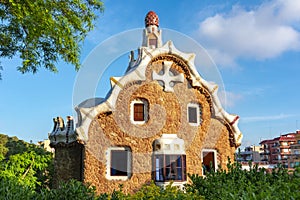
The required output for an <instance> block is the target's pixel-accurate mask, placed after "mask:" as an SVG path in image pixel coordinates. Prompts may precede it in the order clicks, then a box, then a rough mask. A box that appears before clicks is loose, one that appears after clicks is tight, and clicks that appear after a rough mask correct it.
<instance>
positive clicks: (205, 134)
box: [84, 56, 235, 193]
mask: <svg viewBox="0 0 300 200" xmlns="http://www.w3.org/2000/svg"><path fill="white" fill-rule="evenodd" d="M163 59H165V60H171V61H173V65H172V67H171V70H172V71H173V73H174V74H175V75H176V74H177V73H184V75H185V78H186V79H185V80H184V82H183V83H177V84H175V86H174V92H164V90H163V87H162V86H160V85H159V84H158V82H157V81H153V80H152V72H153V71H155V72H157V73H158V72H159V71H161V70H162V62H163ZM189 73H190V72H189V71H188V67H187V66H186V64H185V63H184V62H183V61H181V60H180V59H178V58H176V57H175V56H165V57H163V56H161V58H155V59H153V61H152V62H151V63H150V64H149V65H148V66H147V69H146V80H145V81H143V82H141V81H139V82H132V83H129V84H127V85H125V86H123V88H122V89H123V90H122V91H121V92H120V93H119V96H118V98H117V102H116V105H115V110H114V111H112V112H109V113H99V115H98V116H97V118H95V119H94V120H93V121H92V123H91V125H90V128H89V132H88V137H89V140H88V142H87V144H86V146H85V147H86V148H85V160H84V181H85V182H87V183H92V184H93V185H95V186H96V188H97V192H98V193H103V192H112V191H113V190H114V189H118V187H119V185H120V184H122V185H123V191H124V192H128V193H131V192H134V191H136V190H137V189H139V188H140V187H141V186H142V185H143V184H146V183H149V182H150V181H151V171H152V170H153V168H152V155H153V147H152V145H153V142H154V140H155V139H157V138H160V137H161V135H162V134H177V136H178V137H179V138H181V139H183V140H184V141H185V149H186V164H187V173H191V174H200V175H201V174H202V164H201V150H202V149H203V148H206V149H215V150H217V152H218V164H220V165H221V166H222V167H224V166H226V162H227V157H228V156H229V157H231V158H232V156H233V153H234V150H235V149H234V148H233V147H230V143H229V132H228V130H227V128H226V126H225V125H223V124H222V123H221V122H220V121H219V120H217V119H214V118H212V113H211V102H210V99H209V98H208V94H207V93H205V92H203V91H205V90H203V89H202V90H199V88H193V87H191V84H190V81H189V78H190V74H189ZM116 87H119V86H116ZM139 98H143V99H146V100H147V101H148V103H149V111H148V112H149V119H148V121H147V122H146V123H145V124H142V125H136V124H133V123H132V122H131V121H130V114H131V113H130V112H131V111H130V110H131V109H130V103H131V102H132V101H133V100H135V99H139ZM188 103H198V104H200V105H201V124H200V125H199V126H191V125H190V124H189V123H188V121H187V105H188ZM113 146H124V147H130V149H131V151H132V168H131V169H132V176H131V177H130V178H129V179H128V180H127V181H118V180H113V181H111V180H107V179H106V166H107V162H108V161H107V160H106V153H107V150H108V148H109V147H113Z"/></svg>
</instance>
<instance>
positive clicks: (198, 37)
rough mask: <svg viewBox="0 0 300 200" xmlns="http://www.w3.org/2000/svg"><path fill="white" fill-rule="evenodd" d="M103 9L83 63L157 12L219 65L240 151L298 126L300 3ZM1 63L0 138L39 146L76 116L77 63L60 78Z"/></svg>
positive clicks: (280, 0)
mask: <svg viewBox="0 0 300 200" xmlns="http://www.w3.org/2000/svg"><path fill="white" fill-rule="evenodd" d="M104 4H105V11H104V13H103V14H101V15H100V17H99V19H98V20H97V27H96V28H95V30H94V31H92V32H91V33H90V34H89V36H88V37H87V39H86V40H85V42H84V43H83V45H82V56H81V60H82V62H83V61H84V60H85V59H86V57H87V56H88V55H89V54H90V52H91V51H92V50H93V49H94V48H95V47H97V45H99V44H101V42H103V41H105V40H106V39H108V38H110V37H111V36H114V35H115V34H119V33H120V32H123V31H128V30H132V29H136V28H143V27H144V18H145V15H146V14H147V12H148V11H150V10H153V11H155V12H156V13H157V14H158V16H159V19H160V28H161V29H172V30H175V31H178V32H180V33H183V34H186V35H187V36H189V37H191V38H193V39H194V40H195V41H197V42H198V43H199V44H200V45H202V46H203V47H204V48H205V49H206V50H207V52H208V53H209V55H210V56H211V58H212V60H213V61H214V62H215V63H216V65H217V68H218V70H219V73H220V75H221V77H222V79H223V83H224V87H225V92H224V91H223V93H222V94H219V95H220V96H222V95H223V96H226V97H227V101H226V102H224V107H225V108H226V110H227V111H228V112H229V113H234V114H238V115H239V116H240V117H241V119H240V123H239V127H240V129H241V131H242V133H243V135H244V139H243V143H242V145H243V146H246V145H251V144H258V143H259V141H260V140H261V139H267V138H272V137H275V136H278V135H280V134H284V133H288V132H295V130H296V129H300V106H299V99H300V89H299V86H300V79H299V75H300V68H299V67H300V0H271V1H261V0H255V1H227V2H225V1H221V0H219V1H217V0H215V1H208V0H206V1H205V0H203V1H198V0H186V1H179V0H173V1H154V0H148V1H139V0H127V1H123V0H114V1H108V0H107V1H104ZM141 37H142V33H141ZM139 40H141V38H140V39H139ZM164 42H166V41H164ZM175 46H176V43H175ZM137 47H138V46H137ZM137 47H136V48H137ZM126 56H127V55H126ZM1 62H2V65H3V67H4V70H3V71H2V72H1V73H2V79H3V80H2V81H0V92H1V93H0V94H1V96H0V97H1V98H0V133H5V134H8V135H10V136H17V137H19V138H20V139H23V140H26V141H30V140H33V142H36V141H39V140H43V139H46V138H47V136H48V132H50V131H51V129H52V127H53V124H52V118H53V117H56V116H62V117H64V118H65V117H66V116H67V115H75V112H74V110H73V87H74V84H75V82H76V76H77V73H76V72H75V71H74V67H73V66H71V65H68V64H66V63H63V62H61V63H58V66H59V73H57V74H53V73H50V72H48V71H46V70H43V69H41V70H40V71H39V72H38V73H37V74H35V75H32V74H20V73H19V72H17V71H16V67H17V66H18V65H19V63H20V61H19V60H18V59H13V60H3V59H2V60H1ZM115 66H117V67H112V68H111V69H109V70H107V71H106V72H105V73H104V75H103V76H102V79H101V80H100V82H99V85H98V88H97V90H96V96H102V97H103V96H104V95H105V93H106V92H107V87H108V86H109V84H108V83H109V81H108V77H110V76H116V75H121V74H122V73H123V72H124V70H125V69H126V67H127V59H124V58H120V59H119V60H118V61H116V63H115ZM199 73H200V74H201V72H199ZM203 78H205V79H207V78H206V77H203ZM210 81H214V80H210ZM87 98H90V97H87Z"/></svg>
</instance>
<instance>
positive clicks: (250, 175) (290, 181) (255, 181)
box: [186, 161, 300, 200]
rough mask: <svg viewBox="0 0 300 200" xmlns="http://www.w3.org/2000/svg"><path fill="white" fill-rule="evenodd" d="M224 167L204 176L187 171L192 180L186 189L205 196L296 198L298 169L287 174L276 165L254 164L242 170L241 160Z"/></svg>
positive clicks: (299, 183) (298, 196)
mask: <svg viewBox="0 0 300 200" xmlns="http://www.w3.org/2000/svg"><path fill="white" fill-rule="evenodd" d="M227 167H228V170H227V171H225V170H223V169H219V170H218V171H217V172H211V173H209V174H208V175H207V176H206V177H201V176H198V175H190V178H191V180H192V184H189V185H187V186H186V189H187V192H190V193H194V194H197V195H203V196H205V199H208V200H210V199H247V200H248V199H250V200H251V199H253V200H254V199H272V200H273V199H300V190H299V189H300V188H299V185H300V177H299V169H297V170H295V171H294V173H292V174H289V173H288V171H287V169H285V168H283V167H282V166H280V165H279V166H278V167H277V168H275V169H273V170H272V172H271V173H267V171H266V170H265V169H264V168H261V169H259V168H258V166H257V165H255V166H252V165H251V163H250V170H249V171H246V170H242V167H241V164H239V163H237V162H235V163H233V164H231V163H230V161H229V164H228V166H227Z"/></svg>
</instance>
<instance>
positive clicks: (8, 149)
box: [0, 134, 53, 190]
mask: <svg viewBox="0 0 300 200" xmlns="http://www.w3.org/2000/svg"><path fill="white" fill-rule="evenodd" d="M0 139H1V141H0V150H1V152H0V153H1V154H0V157H1V159H0V179H1V180H7V182H18V183H19V184H21V185H23V186H25V187H30V188H32V189H37V190H40V189H41V188H45V187H46V188H49V187H50V185H51V178H52V174H53V155H52V153H50V152H47V151H46V150H44V149H43V148H41V147H39V146H36V145H35V144H30V143H27V142H25V141H22V140H19V139H18V138H17V137H8V136H7V135H3V134H0ZM7 182H5V183H7Z"/></svg>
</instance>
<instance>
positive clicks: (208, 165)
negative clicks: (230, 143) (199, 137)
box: [202, 149, 217, 175]
mask: <svg viewBox="0 0 300 200" xmlns="http://www.w3.org/2000/svg"><path fill="white" fill-rule="evenodd" d="M216 169H217V152H216V150H210V149H205V150H202V174H203V175H206V174H207V173H208V172H212V171H215V170H216Z"/></svg>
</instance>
